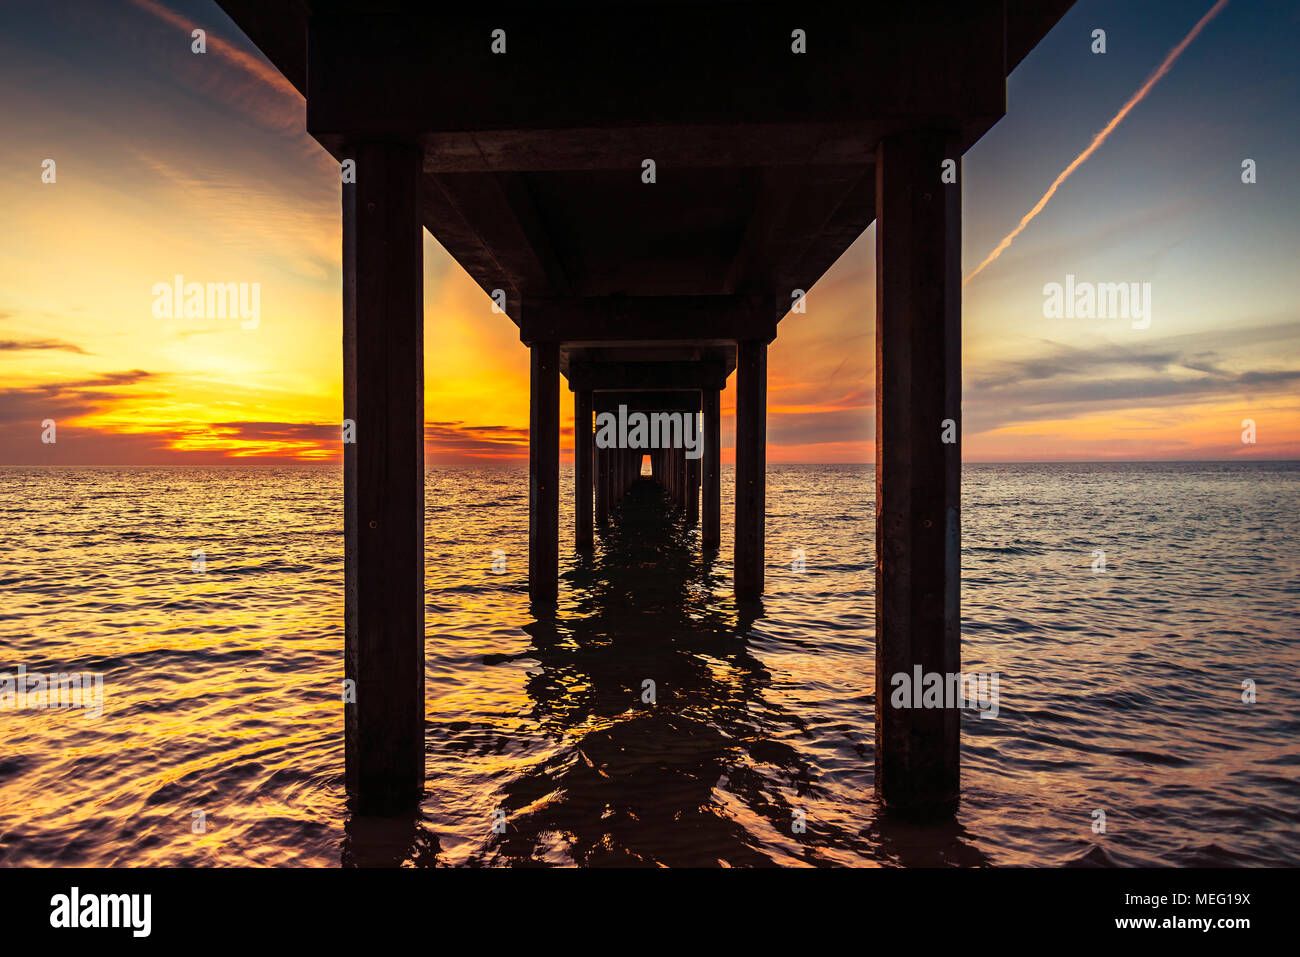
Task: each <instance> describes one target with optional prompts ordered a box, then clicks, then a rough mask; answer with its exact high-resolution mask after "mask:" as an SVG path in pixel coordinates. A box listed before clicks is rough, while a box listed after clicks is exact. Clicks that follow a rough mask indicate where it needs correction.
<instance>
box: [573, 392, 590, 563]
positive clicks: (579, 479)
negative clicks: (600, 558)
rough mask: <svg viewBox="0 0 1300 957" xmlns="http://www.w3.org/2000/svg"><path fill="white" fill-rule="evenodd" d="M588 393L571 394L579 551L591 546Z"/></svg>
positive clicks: (576, 543)
mask: <svg viewBox="0 0 1300 957" xmlns="http://www.w3.org/2000/svg"><path fill="white" fill-rule="evenodd" d="M591 398H592V397H591V393H590V392H588V391H586V390H583V391H579V392H575V393H573V495H574V503H573V544H574V547H575V548H578V549H588V548H591V547H592V528H591V486H592V481H591V471H592V454H591V453H592V450H593V449H594V447H595V435H594V434H593V433H592V431H591V428H592V422H591V409H592V405H591Z"/></svg>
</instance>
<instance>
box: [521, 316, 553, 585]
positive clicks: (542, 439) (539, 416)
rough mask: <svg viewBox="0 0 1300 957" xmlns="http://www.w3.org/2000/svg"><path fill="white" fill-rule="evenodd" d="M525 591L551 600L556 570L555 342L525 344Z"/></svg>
mask: <svg viewBox="0 0 1300 957" xmlns="http://www.w3.org/2000/svg"><path fill="white" fill-rule="evenodd" d="M528 355H529V366H530V371H529V392H530V395H529V403H528V595H529V598H531V599H532V600H533V601H535V602H551V601H554V600H555V597H556V594H557V592H558V589H559V576H560V542H559V536H560V346H559V343H557V342H534V343H532V344H531V345H530V346H529V348H528Z"/></svg>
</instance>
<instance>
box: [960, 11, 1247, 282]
mask: <svg viewBox="0 0 1300 957" xmlns="http://www.w3.org/2000/svg"><path fill="white" fill-rule="evenodd" d="M1227 5H1228V0H1219V2H1218V3H1216V4H1215V5H1214V6H1212V7H1211V8H1210V11H1209V12H1208V13H1207V14H1206V15H1205V16H1203V17H1201V19H1200V20H1198V21H1197V23H1196V26H1194V27H1192V32H1191V33H1189V34H1187V36H1185V37H1183V40H1182V42H1181V43H1179V44H1178V46H1176V47H1174V48H1173V49H1172V50H1170V51H1169V54H1168V56H1166V57H1165V59H1164V62H1163V63H1161V64H1160V66H1158V67H1156V71H1155V72H1154V73H1152V74H1151V75H1150V76H1149V77H1147V80H1146V82H1145V83H1143V84H1142V85H1141V86H1140V87H1139V88H1138V91H1137V92H1136V93H1134V94H1133V95H1132V96H1131V97H1129V100H1128V102H1127V103H1125V104H1124V105H1123V107H1121V108H1120V111H1119V112H1118V113H1116V114H1115V116H1114V118H1113V119H1111V121H1110V122H1109V123H1107V124H1106V125H1105V126H1104V127H1103V128H1102V130H1101V132H1100V133H1098V134H1097V135H1096V136H1094V137H1093V138H1092V142H1091V143H1089V144H1088V148H1087V149H1086V150H1084V151H1083V152H1082V153H1080V154H1079V155H1078V156H1076V157H1075V158H1074V162H1073V163H1071V164H1070V165H1069V166H1067V167H1066V168H1065V169H1064V170H1063V171H1062V172H1061V175H1060V176H1058V177H1056V179H1055V180H1054V181H1053V182H1052V185H1051V186H1049V187H1048V188H1047V192H1046V193H1044V194H1043V198H1042V199H1040V200H1039V201H1038V202H1037V203H1036V204H1035V205H1034V208H1033V209H1031V210H1030V211H1029V212H1027V213H1025V215H1024V217H1023V218H1022V219H1021V220H1020V225H1018V226H1017V227H1016V228H1015V229H1013V230H1011V232H1010V233H1008V234H1007V236H1006V238H1005V239H1003V240H1002V242H1000V243H998V244H997V247H996V248H995V249H994V250H993V252H991V253H989V254H988V256H987V257H986V258H985V260H984V261H983V262H982V263H980V264H979V265H978V266H976V267H975V271H974V272H972V273H971V274H970V275H969V276H967V277H966V278H965V279H963V280H962V281H961V284H962V285H963V286H964V285H966V284H967V283H968V282H970V281H971V280H972V279H974V278H975V277H976V276H978V275H979V274H980V273H981V272H983V270H984V267H985V266H987V265H988V264H989V263H991V262H993V260H995V259H997V258H998V257H999V256H1001V255H1002V251H1003V250H1004V249H1006V248H1007V247H1008V246H1010V245H1011V243H1012V240H1014V239H1015V238H1016V237H1017V236H1019V235H1020V233H1021V231H1022V230H1024V228H1025V227H1026V226H1028V225H1029V221H1030V220H1032V219H1033V218H1034V217H1035V216H1037V215H1038V214H1039V213H1041V212H1042V211H1043V207H1044V206H1046V205H1047V201H1048V200H1049V199H1051V198H1052V196H1053V194H1054V193H1055V192H1056V190H1057V188H1058V187H1059V186H1060V185H1061V184H1062V183H1064V182H1065V181H1066V180H1067V179H1069V178H1070V174H1071V173H1073V172H1074V171H1075V170H1076V169H1078V168H1079V167H1080V166H1082V165H1083V163H1084V161H1085V160H1087V158H1088V157H1089V156H1091V155H1092V154H1093V153H1095V152H1096V151H1097V147H1099V146H1101V144H1102V143H1104V142H1106V137H1108V136H1110V134H1111V133H1112V132H1113V131H1114V129H1115V127H1117V126H1119V124H1120V123H1121V121H1123V119H1124V117H1126V116H1128V114H1129V110H1131V109H1133V107H1135V106H1137V105H1138V103H1140V102H1142V100H1143V98H1144V97H1145V96H1146V95H1147V94H1148V93H1150V92H1151V88H1152V87H1153V86H1155V85H1156V83H1157V81H1159V79H1160V78H1161V77H1162V76H1164V75H1165V74H1166V73H1168V72H1169V68H1170V67H1171V66H1173V65H1174V61H1175V60H1177V59H1178V57H1179V55H1180V54H1181V53H1182V52H1183V51H1184V50H1186V49H1187V45H1188V44H1189V43H1191V42H1192V41H1193V40H1195V39H1196V35H1197V34H1198V33H1200V32H1201V30H1202V29H1204V27H1205V25H1206V24H1207V23H1209V22H1210V21H1211V20H1213V19H1214V17H1215V16H1216V15H1217V14H1218V12H1219V11H1220V10H1222V9H1223V8H1224V7H1225V6H1227Z"/></svg>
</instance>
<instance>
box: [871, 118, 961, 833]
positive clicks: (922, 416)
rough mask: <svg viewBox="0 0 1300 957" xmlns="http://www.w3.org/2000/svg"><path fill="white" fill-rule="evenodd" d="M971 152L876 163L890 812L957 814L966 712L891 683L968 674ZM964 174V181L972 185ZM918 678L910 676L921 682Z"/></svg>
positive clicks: (917, 148)
mask: <svg viewBox="0 0 1300 957" xmlns="http://www.w3.org/2000/svg"><path fill="white" fill-rule="evenodd" d="M945 159H956V160H957V162H958V163H959V164H960V162H961V150H960V148H959V146H958V144H957V143H956V142H955V141H954V140H952V139H950V138H949V137H948V136H947V135H945V134H944V133H941V132H936V131H927V132H920V133H917V132H913V133H904V134H898V135H895V136H892V137H890V138H888V139H886V140H885V141H883V142H882V143H881V144H880V146H879V147H878V149H877V152H876V790H877V792H878V793H879V795H880V796H881V798H882V800H883V801H884V803H885V804H886V806H887V807H889V808H892V809H896V810H903V811H907V812H911V813H920V814H946V813H949V812H951V811H952V810H953V809H954V808H955V807H956V804H957V797H958V778H959V767H958V759H959V736H960V730H961V723H960V719H961V713H960V711H959V710H958V709H955V708H916V707H914V708H895V707H893V706H892V704H891V697H892V696H891V694H890V691H891V689H892V688H893V687H894V686H893V685H892V684H891V679H892V677H893V676H894V675H896V674H899V673H902V674H906V675H909V676H911V675H914V674H915V671H916V670H919V671H920V672H921V673H922V674H931V673H938V674H940V675H942V676H944V678H945V680H946V679H947V676H949V675H955V674H958V673H959V672H960V671H961V611H960V588H961V585H960V575H961V552H960V548H961V528H960V502H959V493H960V488H961V446H960V443H959V442H953V443H944V442H943V441H942V434H943V432H944V427H943V420H945V419H952V420H953V421H954V422H956V423H960V421H961V187H960V185H958V184H945V183H943V182H941V181H940V170H941V168H942V164H943V162H944V160H945ZM960 181H961V177H960V169H959V174H958V183H960ZM909 680H910V679H909Z"/></svg>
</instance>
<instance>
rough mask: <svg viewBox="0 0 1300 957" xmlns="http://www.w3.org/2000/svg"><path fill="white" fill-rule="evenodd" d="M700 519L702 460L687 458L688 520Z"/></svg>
mask: <svg viewBox="0 0 1300 957" xmlns="http://www.w3.org/2000/svg"><path fill="white" fill-rule="evenodd" d="M699 520H700V460H699V459H687V460H686V521H688V522H690V523H691V524H692V525H694V524H695V523H696V522H698V521H699Z"/></svg>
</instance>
